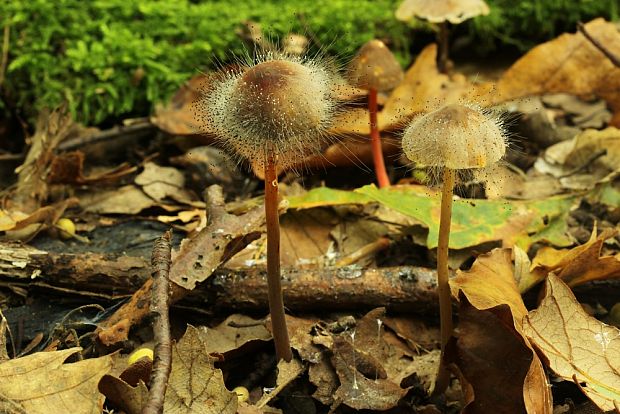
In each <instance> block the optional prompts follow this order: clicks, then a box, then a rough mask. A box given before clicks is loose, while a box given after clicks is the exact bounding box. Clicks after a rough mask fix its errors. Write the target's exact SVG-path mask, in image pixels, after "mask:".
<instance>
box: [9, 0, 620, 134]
mask: <svg viewBox="0 0 620 414" xmlns="http://www.w3.org/2000/svg"><path fill="white" fill-rule="evenodd" d="M399 3H400V0H356V1H345V0H329V1H328V0H296V1H276V0H269V1H265V0H246V1H242V2H231V1H217V0H212V1H190V0H178V1H174V2H172V1H165V0H91V1H81V0H54V1H49V0H13V1H9V2H1V3H0V16H1V17H0V18H1V19H2V20H1V21H2V24H3V26H6V25H9V26H10V43H9V49H8V58H9V61H8V67H7V71H6V77H5V80H4V84H3V85H2V90H1V96H0V98H1V99H0V109H2V108H4V110H5V111H6V110H9V111H11V112H13V113H17V114H19V115H20V116H21V117H22V118H26V119H32V117H33V116H34V115H35V114H36V113H37V112H38V111H40V109H41V108H43V107H46V106H48V107H53V106H57V105H59V104H60V103H62V102H65V101H66V102H67V103H68V104H69V107H70V109H71V111H72V112H73V113H74V115H75V116H76V117H77V119H79V120H80V121H82V122H85V123H88V124H97V123H101V122H102V121H105V120H111V119H112V120H113V119H116V118H119V117H125V116H132V115H135V116H139V115H146V114H148V112H149V111H150V110H152V108H153V106H154V105H155V104H156V103H158V102H162V101H165V100H166V99H167V98H168V97H169V96H170V95H171V94H172V93H173V92H174V91H175V90H176V89H177V88H178V87H179V85H180V84H182V82H184V81H185V80H186V79H188V78H189V77H191V76H193V75H195V74H196V73H198V72H199V71H200V70H206V69H209V68H211V67H214V66H215V65H216V64H217V63H218V62H226V61H227V60H229V59H230V58H231V56H233V55H235V54H242V53H244V44H243V42H242V40H241V39H240V37H239V35H238V32H239V30H240V27H241V24H242V22H243V21H246V20H252V21H256V22H260V23H261V24H262V25H263V27H264V29H265V30H266V31H267V32H268V33H269V35H270V36H272V37H273V38H281V37H282V36H283V35H284V34H286V33H289V32H301V33H305V34H307V35H308V36H309V37H311V38H312V40H314V46H315V47H316V46H317V44H318V45H320V47H322V48H323V49H324V51H325V52H326V53H328V54H330V55H336V56H338V57H340V58H341V60H342V61H346V60H347V59H348V58H350V57H351V56H352V55H353V53H354V52H355V50H356V49H357V48H358V47H359V46H360V45H362V44H363V43H364V42H366V41H368V40H369V39H371V38H373V37H378V38H381V39H384V40H386V41H387V42H388V43H389V44H390V47H391V48H392V49H393V50H394V51H395V52H396V54H397V56H398V58H399V60H400V61H401V63H402V64H403V65H405V64H408V63H409V62H410V61H411V59H412V54H413V53H415V51H416V50H419V49H420V48H421V47H422V46H423V44H424V43H425V42H427V41H428V40H429V39H431V38H432V37H431V36H429V28H428V27H427V26H425V25H424V24H422V23H419V22H418V23H412V24H409V25H406V24H403V23H402V22H399V21H397V20H396V19H395V18H394V10H395V9H396V8H397V6H398V4H399ZM488 3H489V4H490V6H491V9H492V12H491V14H490V15H489V16H486V17H482V18H478V19H474V20H472V21H470V22H468V23H466V24H464V25H461V26H460V27H459V28H458V29H457V31H458V32H459V33H460V34H462V35H466V36H467V37H468V38H469V39H470V40H471V44H472V45H476V49H475V52H477V53H487V54H491V53H493V52H494V51H496V50H497V49H498V48H499V47H503V46H505V45H509V46H511V47H514V48H517V49H518V50H526V49H527V48H529V47H531V46H533V45H534V44H536V43H537V42H540V41H542V40H545V39H548V38H551V37H553V36H555V35H556V34H557V33H559V32H561V31H564V30H574V27H575V23H576V22H577V21H579V20H582V21H586V20H588V19H590V18H592V17H596V16H602V17H606V18H608V19H615V18H617V17H618V7H619V6H618V3H617V0H578V1H574V0H571V1H569V0H527V1H519V2H516V4H515V2H514V1H513V0H488Z"/></svg>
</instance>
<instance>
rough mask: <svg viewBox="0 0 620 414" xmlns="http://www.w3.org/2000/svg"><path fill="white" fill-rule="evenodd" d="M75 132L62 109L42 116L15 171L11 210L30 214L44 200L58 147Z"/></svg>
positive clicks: (73, 126) (76, 127)
mask: <svg viewBox="0 0 620 414" xmlns="http://www.w3.org/2000/svg"><path fill="white" fill-rule="evenodd" d="M77 130H78V126H77V125H76V124H74V123H73V121H72V120H71V116H70V115H69V114H67V113H66V111H65V110H64V109H58V110H56V111H53V112H52V113H48V112H46V111H44V112H42V113H41V114H40V116H39V119H38V120H37V126H36V131H35V134H34V135H33V136H32V137H31V138H30V141H31V145H30V148H29V149H28V153H27V154H26V159H25V160H24V163H23V164H22V165H20V166H19V167H17V169H16V170H15V172H16V173H17V175H18V177H17V184H16V189H15V193H14V195H13V197H12V200H11V201H12V205H11V209H14V210H19V211H23V212H25V213H31V212H33V211H34V210H36V209H38V208H39V207H41V203H42V202H43V201H44V200H45V199H46V198H47V195H48V185H47V173H48V170H49V166H50V163H51V161H52V158H53V156H54V150H55V149H56V147H57V146H58V144H59V143H60V142H61V141H62V140H64V139H66V138H67V137H69V136H70V135H71V134H73V133H75V132H76V131H77Z"/></svg>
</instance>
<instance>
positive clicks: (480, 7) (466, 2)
mask: <svg viewBox="0 0 620 414" xmlns="http://www.w3.org/2000/svg"><path fill="white" fill-rule="evenodd" d="M487 14H489V6H488V5H487V4H486V3H485V2H484V0H404V1H403V2H402V3H401V4H400V6H399V7H398V9H397V10H396V18H397V19H398V20H401V21H403V22H409V21H411V20H412V19H413V18H414V17H417V18H418V19H422V20H426V21H428V22H430V23H436V24H438V25H439V31H438V33H437V43H438V47H439V50H438V53H437V68H438V69H439V71H440V72H441V73H446V72H447V67H448V49H449V46H448V40H449V37H450V36H449V35H450V33H449V26H448V23H452V24H459V23H462V22H464V21H465V20H468V19H471V18H473V17H476V16H486V15H487Z"/></svg>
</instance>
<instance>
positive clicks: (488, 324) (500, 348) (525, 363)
mask: <svg viewBox="0 0 620 414" xmlns="http://www.w3.org/2000/svg"><path fill="white" fill-rule="evenodd" d="M459 299H460V307H459V326H458V330H457V332H456V340H455V342H454V351H451V352H450V353H451V354H452V352H454V354H453V355H454V359H455V362H456V364H457V366H458V367H459V370H460V371H461V374H462V375H463V377H464V378H465V379H466V380H467V382H468V383H470V384H471V385H472V387H473V393H474V396H473V400H472V401H471V402H469V404H467V406H466V407H465V408H464V409H463V411H462V412H463V413H466V414H487V413H489V412H493V413H497V414H501V413H505V414H512V413H530V414H538V413H542V412H544V411H534V410H533V409H531V408H529V407H527V406H526V402H525V398H524V383H525V379H526V376H527V374H528V371H529V370H530V366H531V364H532V361H533V360H534V358H536V356H535V354H534V351H533V350H532V349H531V348H530V347H529V344H528V343H527V340H526V339H525V338H524V337H523V336H521V335H520V334H519V332H517V330H516V329H515V326H514V321H513V315H512V313H511V309H510V307H508V306H507V305H506V304H502V305H497V306H494V307H492V308H487V309H484V310H480V309H476V308H475V307H474V306H472V305H471V304H470V303H469V301H468V300H467V296H465V295H464V294H463V293H462V291H461V296H460V298H459Z"/></svg>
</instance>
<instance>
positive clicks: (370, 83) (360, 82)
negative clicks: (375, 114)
mask: <svg viewBox="0 0 620 414" xmlns="http://www.w3.org/2000/svg"><path fill="white" fill-rule="evenodd" d="M348 77H349V82H351V84H352V85H353V86H355V87H358V88H361V89H366V90H369V89H376V90H377V91H388V90H390V89H393V88H395V87H396V86H397V85H398V84H399V83H400V82H401V81H402V80H403V69H402V68H401V67H400V64H399V63H398V61H397V60H396V58H395V57H394V55H393V54H392V52H390V49H388V47H387V46H386V45H385V44H384V43H383V42H382V41H381V40H371V41H369V42H366V44H364V46H362V47H361V48H360V50H359V52H357V55H355V57H354V58H353V60H352V61H351V63H350V64H349V73H348Z"/></svg>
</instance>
